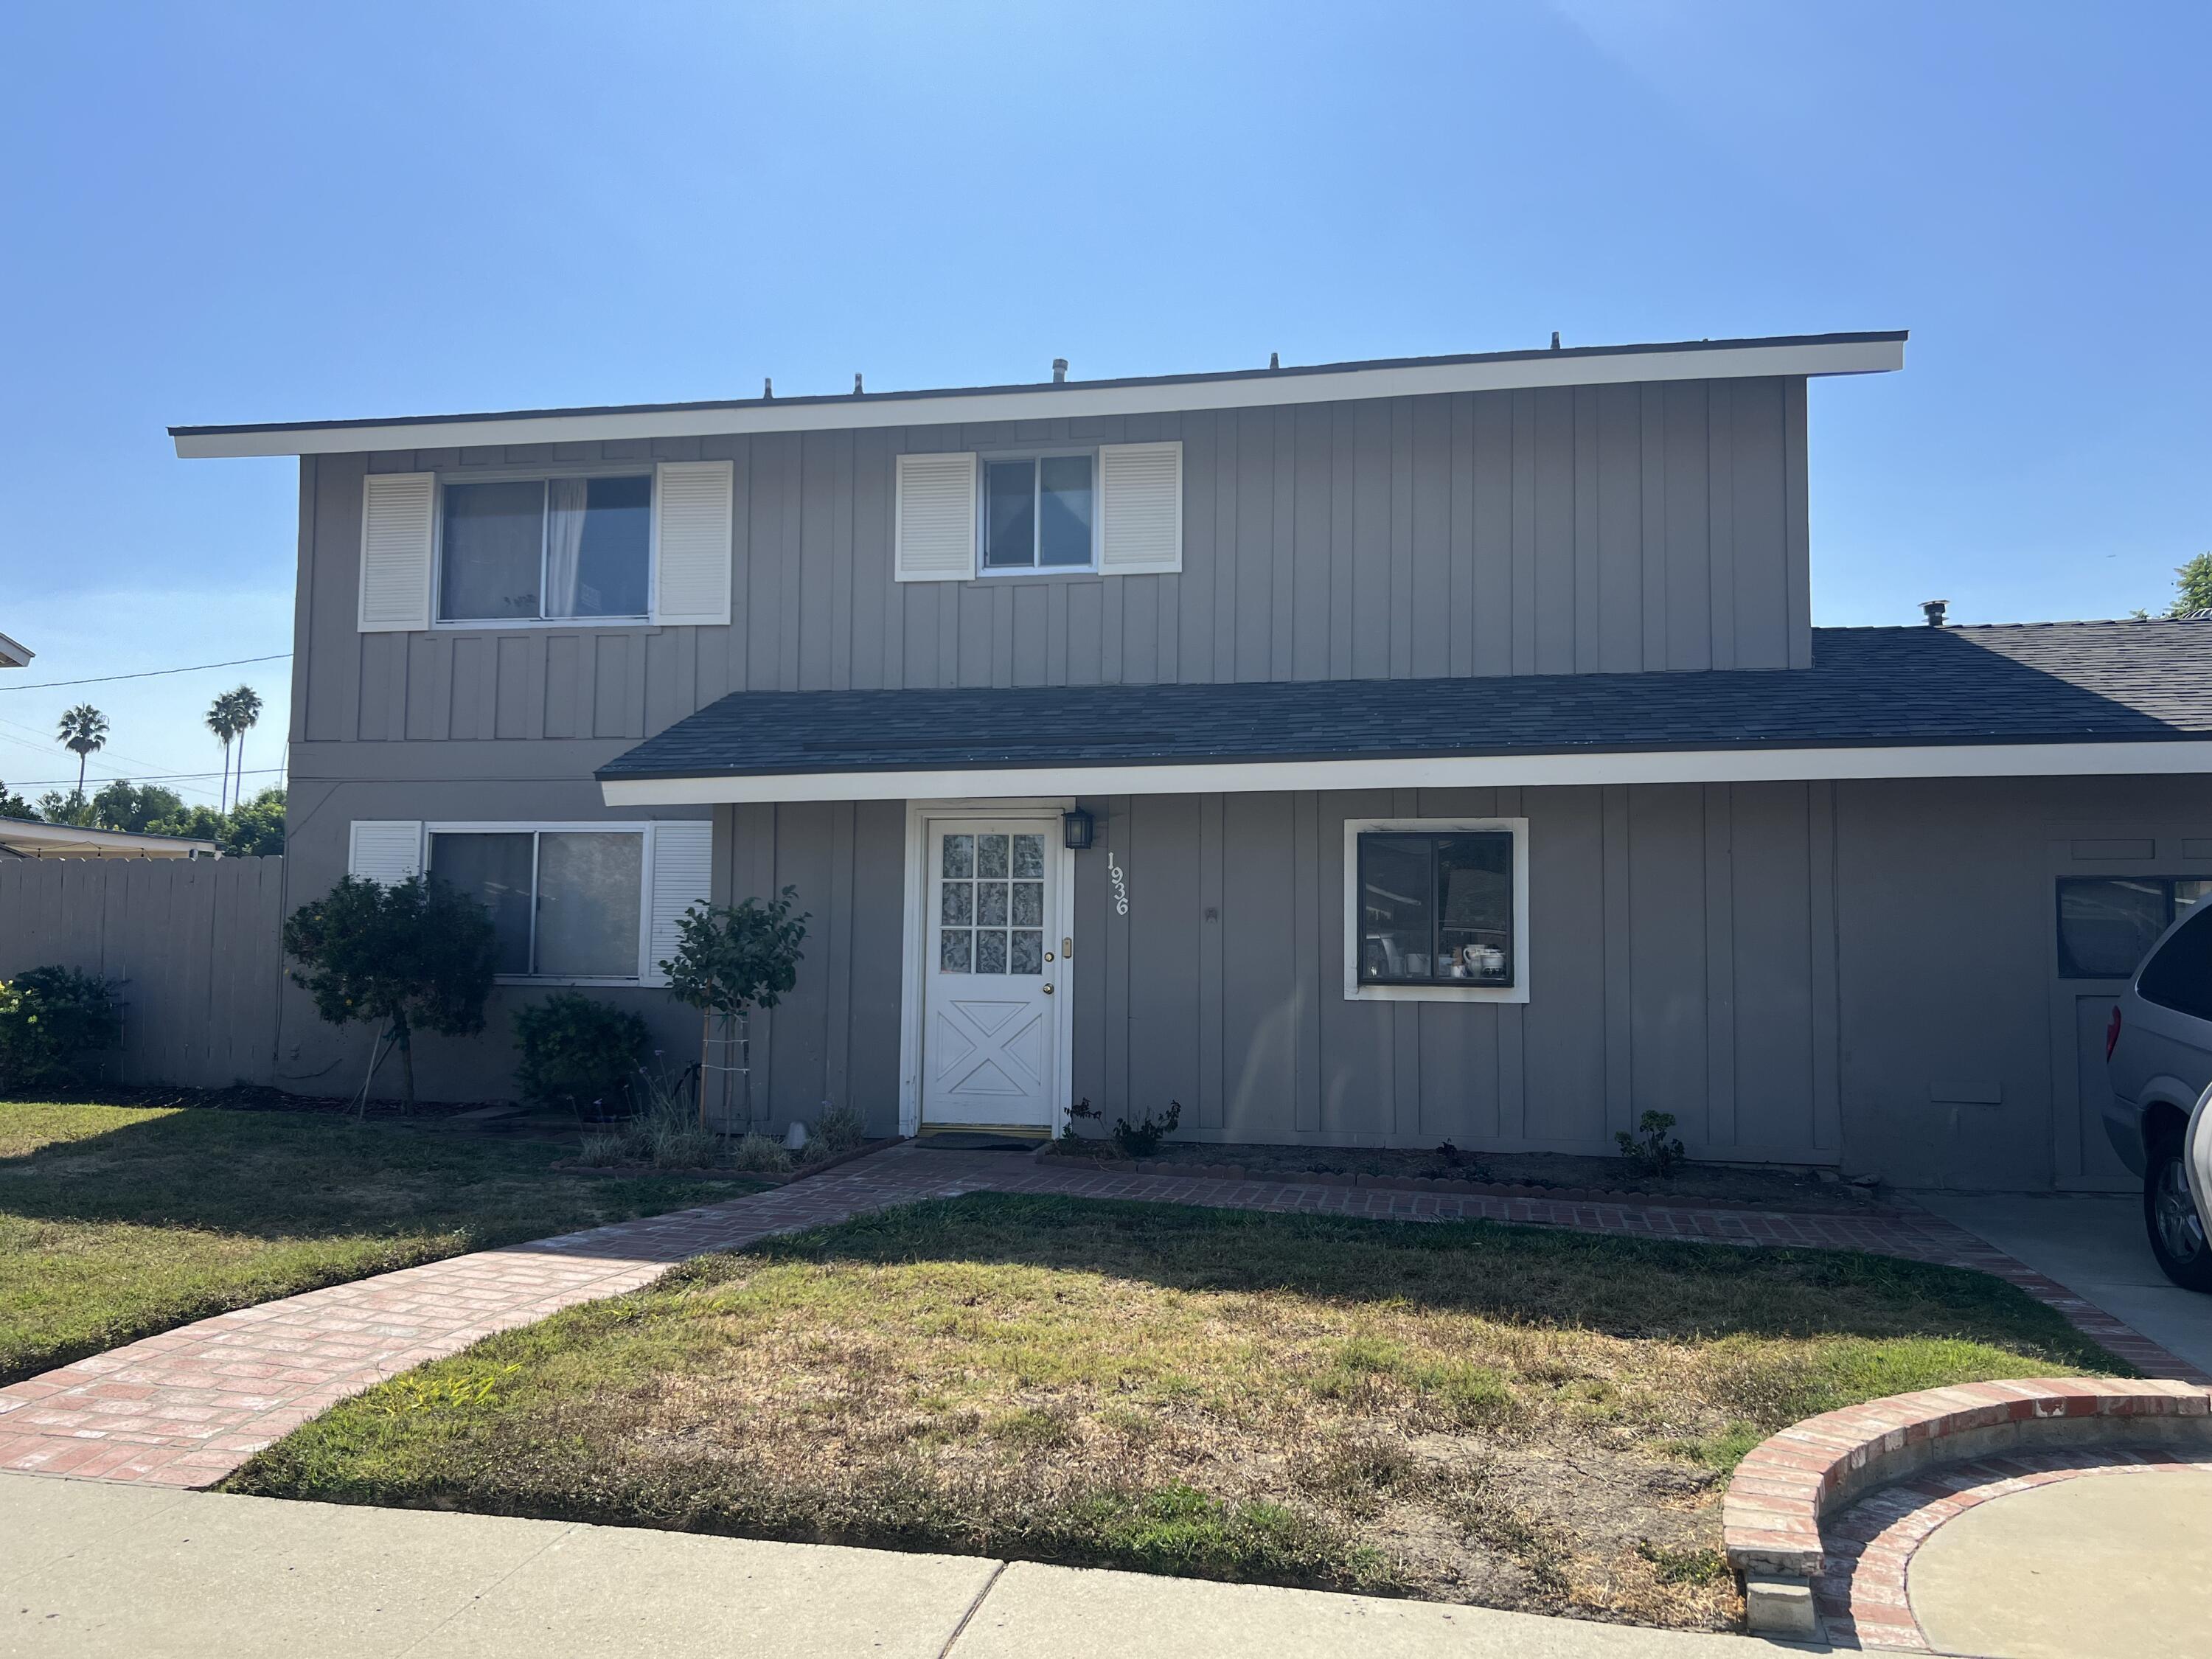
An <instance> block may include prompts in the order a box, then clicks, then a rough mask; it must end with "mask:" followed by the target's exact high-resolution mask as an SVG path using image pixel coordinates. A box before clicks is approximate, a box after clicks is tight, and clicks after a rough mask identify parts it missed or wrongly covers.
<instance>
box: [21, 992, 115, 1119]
mask: <svg viewBox="0 0 2212 1659" xmlns="http://www.w3.org/2000/svg"><path fill="white" fill-rule="evenodd" d="M122 1035H123V1018H122V1015H121V1013H120V1012H118V1010H117V1008H116V1006H115V998H114V994H113V993H112V990H111V989H110V987H109V986H108V983H107V981H106V980H104V979H102V978H100V976H99V975H96V974H81V973H79V972H77V971H76V969H73V968H52V967H48V968H31V969H25V970H24V971H23V972H22V973H21V974H18V975H16V976H15V978H14V979H12V980H0V1089H6V1090H9V1091H15V1090H23V1089H44V1088H51V1087H52V1086H53V1085H57V1084H66V1083H73V1082H76V1080H77V1078H78V1073H77V1069H76V1060H77V1057H78V1056H79V1055H80V1054H84V1053H85V1052H87V1051H88V1050H90V1049H94V1048H108V1047H110V1046H112V1044H113V1043H114V1042H116V1041H117V1039H118V1038H119V1037H120V1036H122Z"/></svg>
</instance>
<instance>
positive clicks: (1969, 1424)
mask: <svg viewBox="0 0 2212 1659" xmlns="http://www.w3.org/2000/svg"><path fill="white" fill-rule="evenodd" d="M2122 1443H2131V1444H2137V1445H2142V1444H2150V1445H2162V1446H2180V1447H2187V1448H2191V1449H2212V1389H2206V1388H2204V1387H2203V1386H2202V1385H2200V1384H2197V1383H2179V1382H2172V1381H2167V1380H2163V1379H2150V1380H2137V1379H2133V1378H2124V1377H2075V1376H2063V1377H2042V1378H2034V1379H2029V1380H2024V1381H2018V1382H2002V1383H1960V1384H1957V1385H1955V1386H1954V1387H1951V1388H1945V1389H1923V1390H1922V1391H1921V1392H1919V1393H1917V1394H1900V1395H1890V1396H1889V1397H1888V1398H1887V1399H1884V1400H1870V1401H1867V1402H1866V1403H1865V1404H1863V1405H1858V1406H1850V1407H1845V1408H1844V1410H1842V1411H1835V1412H1826V1413H1823V1414H1821V1415H1820V1416H1819V1417H1813V1418H1808V1419H1806V1420H1805V1421H1803V1422H1802V1423H1799V1424H1796V1425H1794V1426H1793V1427H1790V1428H1787V1429H1784V1430H1783V1431H1782V1432H1781V1433H1779V1434H1778V1435H1774V1436H1772V1437H1771V1438H1769V1439H1767V1440H1765V1441H1764V1442H1762V1443H1760V1444H1759V1445H1758V1446H1757V1447H1755V1448H1753V1450H1752V1452H1751V1454H1750V1455H1748V1456H1747V1457H1746V1458H1745V1459H1744V1460H1743V1462H1741V1463H1740V1464H1738V1465H1737V1466H1736V1472H1735V1478H1734V1479H1733V1480H1730V1481H1729V1489H1728V1496H1727V1498H1726V1500H1725V1501H1724V1503H1723V1507H1722V1510H1721V1535H1722V1543H1723V1547H1724V1548H1725V1550H1726V1552H1727V1554H1728V1562H1729V1567H1730V1568H1731V1569H1732V1570H1733V1571H1735V1574H1736V1576H1737V1577H1738V1578H1739V1579H1741V1581H1742V1583H1743V1587H1744V1611H1745V1616H1746V1620H1747V1623H1748V1624H1749V1626H1750V1627H1751V1629H1752V1631H1753V1632H1754V1633H1755V1634H1759V1635H1770V1636H1799V1637H1809V1636H1816V1635H1818V1634H1819V1627H1818V1620H1817V1619H1816V1617H1815V1615H1814V1607H1813V1591H1812V1581H1813V1580H1814V1578H1817V1577H1820V1576H1821V1575H1822V1574H1823V1572H1824V1571H1826V1550H1825V1547H1824V1546H1823V1544H1822V1542H1821V1536H1820V1523H1821V1521H1822V1520H1823V1518H1824V1517H1826V1516H1829V1515H1831V1514H1832V1513H1834V1512H1835V1511H1837V1510H1841V1509H1843V1508H1844V1507H1845V1506H1847V1505H1848V1504H1850V1503H1851V1502H1853V1501H1854V1500H1855V1499H1857V1498H1859V1497H1861V1496H1863V1495H1864V1494H1865V1493H1866V1492H1870V1491H1872V1490H1873V1489H1874V1488H1875V1487H1877V1486H1887V1485H1889V1484H1891V1483H1892V1482H1893V1481H1896V1480H1901V1479H1903V1478H1905V1476H1907V1475H1910V1474H1915V1473H1917V1472H1918V1471H1919V1470H1921V1469H1923V1468H1927V1467H1928V1466H1929V1465H1930V1464H1933V1463H1943V1462H1962V1461H1965V1460H1967V1459H1972V1458H1980V1457H1988V1456H1991V1455H2001V1454H2002V1453H2005V1452H2008V1451H2013V1450H2015V1449H2017V1450H2023V1451H2031V1450H2059V1449H2071V1448H2075V1447H2081V1446H2087V1445H2118V1444H2122Z"/></svg>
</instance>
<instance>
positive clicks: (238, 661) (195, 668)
mask: <svg viewBox="0 0 2212 1659" xmlns="http://www.w3.org/2000/svg"><path fill="white" fill-rule="evenodd" d="M291 654H292V653H290V652H289V651H276V652H272V653H270V654H269V655H268V656H265V657H233V658H232V659H230V660H229V661H228V662H196V663H191V664H189V665H186V666H185V667H183V668H149V669H145V670H143V671H140V672H138V673H136V674H95V675H94V676H93V677H92V678H90V679H88V680H40V681H39V682H38V683H37V684H33V685H0V691H51V690H53V689H54V688H55V687H56V686H58V685H106V684H107V683H108V682H109V681H111V680H151V679H158V678H161V676H162V675H164V674H197V673H198V672H199V671H201V670H202V669H204V668H236V667H239V666H240V665H242V664H245V663H249V662H283V661H284V660H285V659H287V658H289V656H290V655H291Z"/></svg>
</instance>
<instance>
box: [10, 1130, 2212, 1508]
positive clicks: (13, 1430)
mask: <svg viewBox="0 0 2212 1659" xmlns="http://www.w3.org/2000/svg"><path fill="white" fill-rule="evenodd" d="M985 1190H991V1191H999V1192H1029V1193H1058V1194H1069V1195H1072V1196H1078V1197H1089V1198H1119V1199H1138V1200H1152V1201H1158V1202H1172V1203H1180V1204H1200V1205H1209V1206H1220V1207H1225V1208H1232V1209H1249V1210H1267V1211H1276V1212H1308V1213H1318V1214H1329V1215H1347V1216H1359V1217H1366V1218H1375V1219H1391V1220H1401V1221H1456V1220H1473V1219H1478V1218H1479V1219H1486V1220H1492V1221H1511V1222H1524V1223H1533V1224H1537V1225H1549V1226H1559V1227H1572V1228H1576V1229H1579V1230H1581V1231H1589V1232H1597V1233H1610V1234H1616V1235H1621V1236H1626V1237H1644V1238H1671V1239H1684V1240H1695V1241H1705V1242H1709V1243H1729V1244H1784V1245H1798V1246H1802V1247H1806V1248H1809V1249H1851V1250H1869V1251H1873V1252H1875V1253H1877V1254H1881V1255H1899V1256H1906V1257H1910V1258H1911V1259H1913V1260H1916V1261H1937V1262H1943V1263H1947V1264H1949V1265H1952V1266H1956V1267H1976V1268H1979V1269H1981V1270H1982V1271H1984V1272H1986V1273H1996V1274H1997V1275H1999V1276H2000V1277H2002V1278H2004V1279H2009V1280H2011V1281H2012V1282H2013V1283H2014V1284H2015V1285H2020V1286H2021V1288H2022V1289H2024V1290H2026V1291H2028V1292H2029V1294H2031V1295H2033V1296H2035V1297H2039V1298H2040V1299H2041V1300H2043V1301H2045V1302H2047V1303H2049V1304H2051V1305H2052V1306H2054V1307H2057V1308H2058V1309H2059V1310H2061V1311H2063V1313H2065V1315H2066V1316H2067V1317H2068V1318H2069V1319H2070V1320H2072V1321H2073V1322H2074V1323H2075V1325H2076V1326H2077V1327H2079V1328H2081V1330H2083V1331H2084V1332H2085V1333H2087V1334H2089V1335H2091V1336H2093V1337H2094V1338H2095V1339H2096V1340H2098V1341H2100V1342H2101V1343H2103V1344H2104V1345H2105V1346H2106V1347H2107V1348H2109V1349H2111V1350H2112V1352H2114V1353H2117V1354H2118V1355H2120V1356H2121V1357H2122V1358H2125V1359H2127V1360H2128V1361H2129V1362H2130V1364H2134V1365H2136V1366H2137V1367H2138V1368H2139V1369H2141V1370H2145V1371H2147V1372H2149V1373H2150V1374H2152V1375H2154V1376H2178V1377H2183V1378H2186V1379H2189V1380H2195V1381H2201V1380H2205V1379H2203V1377H2202V1376H2201V1375H2200V1374H2199V1373H2197V1372H2195V1371H2193V1370H2191V1368H2190V1367H2188V1366H2186V1365H2185V1364H2183V1363H2182V1362H2181V1361H2179V1359H2176V1358H2174V1357H2173V1356H2172V1355H2171V1354H2168V1353H2167V1352H2166V1351H2165V1350H2164V1349H2162V1348H2160V1347H2159V1346H2157V1345H2155V1344H2154V1343H2152V1342H2150V1341H2148V1340H2146V1339H2145V1338H2143V1337H2142V1336H2140V1335H2138V1334H2136V1332H2134V1331H2133V1330H2131V1329H2130V1328H2128V1327H2127V1326H2125V1325H2124V1324H2122V1323H2120V1322H2118V1320H2115V1319H2113V1318H2112V1317H2111V1316H2109V1315H2107V1314H2106V1313H2104V1312H2103V1311H2102V1310H2100V1309H2096V1308H2093V1307H2092V1306H2091V1305H2090V1304H2087V1303H2086V1302H2083V1301H2082V1300H2081V1298H2079V1297H2075V1296H2074V1295H2073V1294H2072V1293H2071V1292H2069V1291H2067V1290H2066V1289H2065V1288H2064V1287H2063V1286H2062V1285H2057V1284H2055V1283H2054V1282H2052V1281H2051V1280H2050V1279H2045V1278H2044V1277H2043V1276H2042V1275H2041V1274H2039V1273H2031V1272H2030V1271H2029V1270H2028V1269H2027V1268H2026V1267H2022V1266H2021V1264H2020V1263H2019V1262H2017V1261H2014V1260H2013V1259H2012V1258H2011V1257H2010V1256H2008V1255H2004V1254H2002V1252H2000V1251H1997V1250H1996V1249H1991V1248H1990V1246H1989V1245H1986V1244H1984V1243H1982V1242H1981V1241H1980V1240H1978V1239H1977V1238H1974V1237H1972V1235H1970V1234H1968V1233H1966V1232H1965V1231H1961V1230H1960V1229H1959V1228H1957V1227H1954V1226H1953V1225H1951V1224H1950V1223H1948V1222H1946V1221H1943V1220H1941V1219H1939V1218H1936V1217H1935V1216H1931V1215H1928V1214H1926V1213H1924V1212H1919V1211H1900V1212H1892V1213H1890V1214H1887V1215H1859V1214H1820V1213H1809V1212H1800V1213H1784V1212H1768V1211H1757V1210H1741V1209H1725V1210H1723V1209H1700V1208H1697V1207H1694V1206H1685V1205H1667V1204H1627V1203H1607V1202H1598V1201H1587V1200H1548V1199H1537V1198H1502V1197H1494V1196H1490V1195H1486V1194H1449V1193H1433V1192H1422V1191H1406V1190H1400V1189H1389V1188H1347V1187H1340V1186H1333V1185H1332V1186H1317V1185H1305V1184H1301V1183H1291V1182H1265V1181H1223V1180H1213V1179H1192V1178H1189V1177H1186V1176H1166V1175H1127V1174H1116V1173H1111V1172H1108V1171H1102V1170H1093V1169H1088V1168H1084V1167H1081V1166H1070V1165H1067V1164H1058V1163H1045V1162H1039V1161H1036V1160H1032V1159H1030V1158H1024V1157H1021V1156H1019V1155H1018V1154H1009V1153H1003V1152H1000V1153H993V1152H929V1151H924V1150H922V1149H921V1148H918V1147H915V1146H912V1145H910V1144H908V1145H901V1146H893V1147H890V1148H888V1149H886V1150H885V1151H884V1152H878V1153H875V1154H873V1155H872V1156H871V1157H868V1158H862V1159H860V1160H859V1161H857V1162H855V1163H852V1164H843V1165H841V1166H840V1167H838V1168H836V1169H834V1170H829V1171H827V1172H826V1173H824V1174H823V1175H819V1176H814V1177H812V1178H811V1179H809V1180H806V1181H802V1182H794V1183H793V1184H792V1185H790V1186H787V1187H780V1188H774V1189H771V1190H770V1191H768V1192H764V1193H756V1194H750V1195H748V1196H746V1197H744V1198H737V1199H731V1200H727V1201H726V1202H724V1203H720V1204H715V1205H709V1206H706V1207H704V1208H701V1209H696V1210H683V1211H678V1212H675V1213H673V1214H671V1215H664V1216H654V1217H651V1218H647V1219H644V1220H641V1221H629V1222H623V1223H621V1224H620V1225H616V1226H611V1227H600V1228H596V1229H593V1230H592V1231H589V1232H581V1233H571V1234H568V1235H566V1236H564V1237H560V1238H551V1239H545V1240H542V1241H540V1242H539V1243H534V1244H519V1245H513V1246H510V1247H508V1248H507V1249H500V1250H486V1251H482V1252H479V1253H477V1254H476V1255H464V1256H454V1257H452V1258H449V1259H448V1260H446V1261H435V1262H430V1263H428V1264H426V1265H425V1266H422V1267H409V1268H405V1269H404V1270H402V1271H400V1272H398V1273H385V1274H381V1275H380V1276H378V1277H376V1278H374V1279H362V1280H358V1281H356V1282H355V1283H353V1284H350V1285H335V1286H333V1287H331V1289H328V1290H322V1291H309V1292H308V1293H307V1294H306V1295H304V1296H295V1297H286V1298H284V1299H283V1300H282V1301H278V1302H269V1303H264V1304H261V1305H260V1306H258V1307H254V1308H244V1309H240V1310H238V1311H237V1312H234V1313H228V1314H222V1315H220V1316H217V1317H216V1318H213V1319H207V1320H202V1321H201V1322H198V1323H197V1324H193V1325H186V1326H183V1327H180V1328H178V1329H176V1330H173V1331H168V1332H165V1333H163V1334H161V1335H159V1336H153V1337H149V1338H147V1339H146V1340H143V1341H141V1342H133V1343H131V1344H130V1345H129V1346H125V1347H121V1348H117V1349H114V1350H112V1351H111V1352H106V1353H104V1354H98V1355H95V1356H94V1357H93V1358H89V1359H81V1360H79V1361H77V1362H76V1364H73V1365H65V1366H63V1367H62V1368H61V1369H60V1370H53V1371H48V1372H46V1374H45V1375H44V1376H35V1377H32V1378H30V1379H29V1380H27V1381H26V1382H22V1383H15V1385H13V1386H12V1387H10V1388H7V1389H0V1469H19V1470H31V1471H36V1472H40V1473H45V1474H70V1475H75V1476H77V1477H79V1478H94V1477H97V1478H100V1479H103V1480H127V1481H149V1482H155V1483H160V1484H163V1485H168V1486H212V1485H214V1484H215V1483H216V1481H218V1480H222V1477H223V1476H224V1475H226V1474H229V1473H230V1472H231V1471H232V1470H233V1469H235V1468H237V1467H238V1466H239V1465H240V1463H243V1462H245V1461H246V1458H247V1457H249V1456H251V1455H252V1454H253V1453H254V1452H256V1451H258V1449H261V1448H262V1447H263V1446H265V1445H267V1444H269V1443H270V1442H271V1441H273V1440H276V1439H278V1438H280V1437H282V1436H283V1435H285V1434H287V1433H289V1431H292V1430H293V1429H295V1428H297V1427H298V1426H299V1425H301V1424H302V1423H304V1422H306V1421H307V1419H310V1418H312V1417H314V1416H315V1415H317V1414H318V1413H321V1412H322V1411H324V1410H325V1409H327V1408H328V1407H330V1406H331V1405H332V1404H334V1403H335V1402H337V1401H340V1400H343V1399H345V1398H346V1397H348V1396H349V1395H356V1394H359V1393H361V1392H362V1391H363V1390H364V1389H369V1388H372V1387H374V1385H375V1384H376V1383H380V1382H382V1381H383V1380H384V1379H386V1377H389V1376H393V1375H395V1374H397V1373H398V1372H400V1371H404V1370H409V1369H410V1368H411V1367H413V1366H416V1365H419V1364H422V1363H423V1362H425V1361H426V1360H430V1359H435V1358H441V1357H442V1356H444V1355H447V1354H451V1353H456V1352H459V1351H460V1350H461V1349H463V1348H465V1347H466V1346H469V1345H470V1344H471V1343H472V1342H475V1341H477V1340H479V1339H481V1338H483V1337H485V1336H488V1335H489V1334H491V1333H492V1332H494V1331H498V1330H504V1329H507V1328H509V1327H512V1326H515V1325H524V1324H528V1323H530V1322H532V1321H535V1320H538V1319H543V1318H544V1317H545V1316H547V1315H549V1314H552V1313H556V1312H558V1311H559V1310H562V1309H563V1308H567V1307H572V1306H574V1304H577V1303H580V1302H589V1301H593V1300H596V1299H598V1298H599V1297H610V1296H618V1295H620V1294H622V1293H623V1291H632V1290H635V1289H637V1288H639V1287H640V1286H641V1285H647V1284H650V1283H651V1282H652V1281H653V1279H656V1278H657V1277H659V1274H660V1273H663V1272H664V1271H665V1270H666V1269H667V1268H668V1267H670V1266H671V1265H672V1264H673V1263H675V1262H678V1261H683V1260H684V1259H685V1258H687V1257H690V1256H694V1255H702V1254H705V1253H707V1252H709V1251H714V1250H727V1249H738V1248H739V1247H741V1246H744V1245H745V1244H749V1243H752V1242H754V1241H755V1240H757V1239H760V1238H763V1237H768V1236H769V1235H770V1234H773V1233H780V1232H791V1231H798V1230H799V1229H802V1228H806V1227H812V1226H819V1225H824V1224H827V1223H831V1222H836V1221H842V1220H845V1219H846V1218H849V1217H851V1216H854V1215H858V1214H861V1213H864V1212H868V1211H872V1210H878V1209H884V1208H886V1207H888V1206H892V1205H896V1204H903V1203H909V1202H912V1201H913V1200H916V1199H923V1198H933V1197H951V1196H954V1195H957V1194H961V1193H965V1192H978V1191H985Z"/></svg>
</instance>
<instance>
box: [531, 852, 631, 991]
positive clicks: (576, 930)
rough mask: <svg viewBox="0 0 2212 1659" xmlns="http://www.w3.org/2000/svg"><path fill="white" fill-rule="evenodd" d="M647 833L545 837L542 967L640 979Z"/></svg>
mask: <svg viewBox="0 0 2212 1659" xmlns="http://www.w3.org/2000/svg"><path fill="white" fill-rule="evenodd" d="M644 880H645V837H644V836H629V835H599V834H592V835H544V836H539V837H538V972H539V973H541V974H559V975H577V976H580V977H594V978H600V977H604V978H611V979H635V977H636V976H637V961H638V921H639V915H640V906H641V904H642V902H643V894H644Z"/></svg>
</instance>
